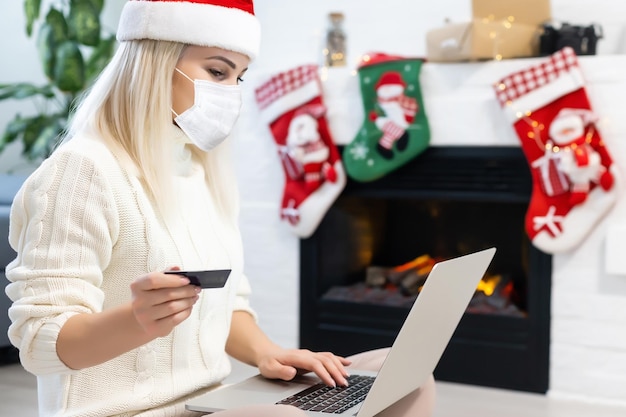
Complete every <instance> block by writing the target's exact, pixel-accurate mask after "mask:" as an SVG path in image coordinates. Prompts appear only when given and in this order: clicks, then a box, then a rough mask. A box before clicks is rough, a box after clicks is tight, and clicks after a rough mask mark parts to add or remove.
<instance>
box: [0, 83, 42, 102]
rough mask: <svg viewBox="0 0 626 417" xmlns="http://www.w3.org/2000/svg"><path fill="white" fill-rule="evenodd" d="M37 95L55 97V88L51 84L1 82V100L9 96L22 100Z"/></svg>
mask: <svg viewBox="0 0 626 417" xmlns="http://www.w3.org/2000/svg"><path fill="white" fill-rule="evenodd" d="M37 95H41V96H43V97H45V98H53V97H54V88H53V87H52V85H50V84H47V85H44V86H42V87H39V86H36V85H34V84H31V83H17V84H0V100H6V99H9V98H12V99H16V100H21V99H25V98H28V97H33V96H37Z"/></svg>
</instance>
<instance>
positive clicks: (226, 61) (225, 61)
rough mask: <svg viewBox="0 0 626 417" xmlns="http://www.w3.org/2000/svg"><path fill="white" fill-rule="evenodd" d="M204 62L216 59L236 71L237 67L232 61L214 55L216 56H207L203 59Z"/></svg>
mask: <svg viewBox="0 0 626 417" xmlns="http://www.w3.org/2000/svg"><path fill="white" fill-rule="evenodd" d="M205 59H206V60H210V59H217V60H220V61H222V62H224V63H225V64H226V65H228V66H229V67H231V68H232V69H236V68H237V65H235V63H234V62H233V61H231V60H230V59H228V58H224V57H223V56H220V55H216V56H208V57H206V58H205Z"/></svg>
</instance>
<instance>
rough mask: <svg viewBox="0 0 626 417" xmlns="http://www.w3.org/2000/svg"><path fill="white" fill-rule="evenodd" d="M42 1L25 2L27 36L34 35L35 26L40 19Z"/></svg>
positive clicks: (28, 0) (27, 0)
mask: <svg viewBox="0 0 626 417" xmlns="http://www.w3.org/2000/svg"><path fill="white" fill-rule="evenodd" d="M40 9H41V0H24V13H25V14H26V34H27V35H28V37H30V36H31V35H32V34H33V24H34V23H35V20H37V19H38V18H39V10H40Z"/></svg>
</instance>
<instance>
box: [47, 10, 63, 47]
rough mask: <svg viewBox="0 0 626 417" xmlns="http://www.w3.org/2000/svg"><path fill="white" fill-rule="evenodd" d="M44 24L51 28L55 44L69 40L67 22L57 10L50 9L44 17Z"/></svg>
mask: <svg viewBox="0 0 626 417" xmlns="http://www.w3.org/2000/svg"><path fill="white" fill-rule="evenodd" d="M46 23H47V24H48V25H50V26H51V27H52V30H53V32H54V41H55V43H57V44H59V43H61V42H63V41H66V40H68V39H69V28H68V26H67V21H66V20H65V16H64V15H63V13H61V12H60V11H59V10H57V9H55V8H54V7H51V8H50V10H49V11H48V14H47V15H46Z"/></svg>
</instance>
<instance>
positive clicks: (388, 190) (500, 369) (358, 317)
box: [299, 146, 552, 393]
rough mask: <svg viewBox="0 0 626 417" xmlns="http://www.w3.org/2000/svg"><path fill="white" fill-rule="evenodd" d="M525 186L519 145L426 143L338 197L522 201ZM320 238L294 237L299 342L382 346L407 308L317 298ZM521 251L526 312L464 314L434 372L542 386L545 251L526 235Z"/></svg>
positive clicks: (442, 376)
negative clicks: (389, 169)
mask: <svg viewBox="0 0 626 417" xmlns="http://www.w3.org/2000/svg"><path fill="white" fill-rule="evenodd" d="M531 190H532V179H531V177H530V172H529V169H528V164H527V162H526V159H525V157H524V154H523V152H522V150H521V148H517V147H494V146H467V147H465V146H446V147H431V148H429V149H427V150H426V151H425V152H424V153H423V154H422V155H420V156H418V157H416V158H415V159H414V160H412V161H411V162H410V163H408V164H406V165H404V166H403V167H401V168H399V169H397V170H395V171H393V172H391V173H389V174H388V175H386V176H384V177H382V178H380V179H378V180H375V181H371V182H365V183H361V182H356V181H353V180H348V184H347V186H346V188H345V190H344V191H343V193H342V196H348V197H368V196H372V195H376V196H378V197H381V196H382V197H383V198H411V199H419V200H424V201H428V200H432V199H441V198H445V199H455V200H460V201H464V200H467V201H469V200H471V199H474V198H476V196H477V195H480V196H481V198H483V199H485V198H486V199H489V200H490V201H493V202H494V203H497V202H502V201H508V202H510V201H517V202H525V203H527V202H529V201H530V195H531ZM340 198H341V197H340ZM323 222H324V221H322V224H323ZM320 227H322V226H320ZM337 238H338V239H340V238H341V236H337ZM320 244H321V243H320V241H319V239H318V232H315V233H314V234H313V235H312V236H311V237H310V238H307V239H301V241H300V329H299V338H300V346H301V347H303V348H308V349H312V350H329V351H333V352H336V353H338V354H342V355H349V354H352V353H356V352H358V351H362V350H367V349H376V348H379V347H385V346H390V345H391V344H392V343H393V340H394V339H395V335H396V334H397V332H398V331H399V329H400V326H401V324H402V322H403V320H404V318H405V317H406V315H407V314H408V308H406V307H395V306H383V305H373V304H362V303H355V302H341V301H335V300H325V299H323V298H322V297H321V295H322V289H321V288H320V285H319V282H320V270H321V268H320V262H323V259H321V255H320V253H321V252H322V251H321V250H320V249H321V248H320ZM527 257H528V281H527V291H528V296H527V306H526V308H527V312H528V314H527V316H526V317H523V318H522V317H508V316H503V315H502V316H501V315H486V314H470V313H466V314H465V315H464V316H463V318H462V320H461V322H460V324H459V326H458V328H457V330H456V331H455V333H454V335H453V337H452V339H451V341H450V343H449V345H448V347H447V348H446V351H445V352H444V354H443V356H442V358H441V360H440V362H439V364H438V366H437V368H436V369H435V372H434V375H435V378H436V379H438V380H443V381H450V382H458V383H465V384H473V385H481V386H489V387H497V388H504V389H513V390H519V391H527V392H536V393H545V392H546V391H547V389H548V382H549V350H550V346H549V344H550V291H551V275H552V258H551V256H550V255H549V254H546V253H543V252H541V251H540V250H538V249H536V248H535V247H534V246H532V244H531V243H530V242H528V245H527ZM416 354H419V352H416ZM485 363H488V364H489V366H485Z"/></svg>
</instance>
